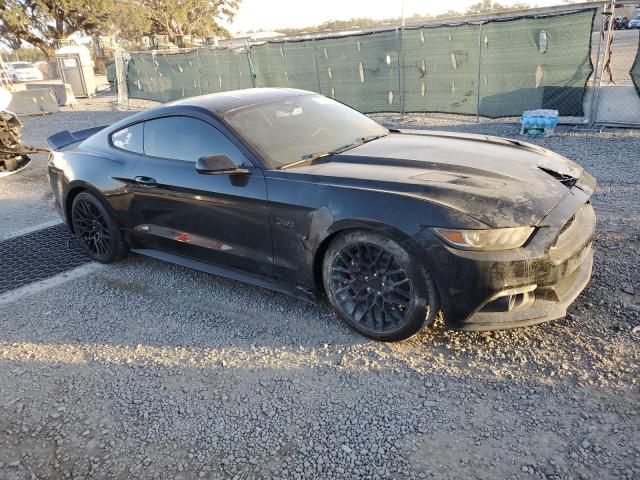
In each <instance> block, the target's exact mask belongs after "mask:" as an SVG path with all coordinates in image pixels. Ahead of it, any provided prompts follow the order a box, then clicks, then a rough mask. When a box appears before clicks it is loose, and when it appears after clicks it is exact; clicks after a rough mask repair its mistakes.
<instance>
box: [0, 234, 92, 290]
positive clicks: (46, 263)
mask: <svg viewBox="0 0 640 480" xmlns="http://www.w3.org/2000/svg"><path fill="white" fill-rule="evenodd" d="M90 261H91V260H90V259H89V257H87V255H86V254H85V253H84V251H83V250H82V247H81V246H80V243H78V240H77V239H76V237H74V236H73V234H72V233H71V232H70V231H69V229H68V228H67V227H66V225H64V224H59V225H54V226H53V227H48V228H43V229H42V230H37V231H35V232H32V233H27V234H25V235H21V236H19V237H14V238H9V239H8V240H4V241H2V242H0V272H2V273H1V274H0V294H3V293H5V292H8V291H9V290H14V289H16V288H19V287H23V286H25V285H29V284H30V283H33V282H37V281H39V280H44V279H46V278H49V277H53V276H55V275H58V274H59V273H62V272H66V271H67V270H71V269H72V268H75V267H79V266H80V265H83V264H85V263H88V262H90Z"/></svg>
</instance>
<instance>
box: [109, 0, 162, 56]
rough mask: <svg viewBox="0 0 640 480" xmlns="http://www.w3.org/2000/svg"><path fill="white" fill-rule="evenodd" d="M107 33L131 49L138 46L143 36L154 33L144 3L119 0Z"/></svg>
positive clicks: (110, 19)
mask: <svg viewBox="0 0 640 480" xmlns="http://www.w3.org/2000/svg"><path fill="white" fill-rule="evenodd" d="M105 33H108V34H109V35H112V36H113V37H115V38H117V39H118V41H119V43H120V45H122V46H123V47H125V48H127V49H129V50H131V49H134V48H136V46H137V45H138V44H139V41H140V39H141V38H142V37H143V36H145V35H149V34H151V33H153V30H152V25H151V19H150V18H149V15H148V14H147V11H146V9H145V8H144V7H143V6H142V5H140V4H138V3H135V2H131V1H127V0H119V1H117V2H116V4H115V6H114V9H113V13H112V14H111V16H110V18H109V26H108V29H107V30H106V32H105Z"/></svg>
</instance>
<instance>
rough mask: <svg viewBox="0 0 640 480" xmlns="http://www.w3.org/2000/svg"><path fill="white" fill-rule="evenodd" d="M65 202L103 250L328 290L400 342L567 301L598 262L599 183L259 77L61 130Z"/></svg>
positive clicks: (71, 217)
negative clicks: (440, 321) (258, 85)
mask: <svg viewBox="0 0 640 480" xmlns="http://www.w3.org/2000/svg"><path fill="white" fill-rule="evenodd" d="M49 143H50V144H51V145H52V147H53V148H54V151H53V153H52V154H51V157H50V160H49V177H50V183H51V188H52V190H53V194H54V198H55V201H56V205H57V207H58V209H59V210H60V212H61V214H62V216H63V217H64V219H65V221H66V223H67V225H68V226H69V228H70V229H71V230H73V232H75V234H76V235H77V237H78V238H79V239H80V241H81V242H82V244H83V246H84V248H85V249H86V251H87V253H88V254H89V255H90V256H91V257H92V258H94V259H95V260H97V261H99V262H105V263H106V262H111V261H114V260H117V259H119V258H122V257H123V256H124V255H126V253H127V252H128V251H129V250H131V251H134V252H137V253H141V254H144V255H149V256H151V257H155V258H159V259H163V260H167V261H170V262H174V263H178V264H181V265H186V266H189V267H193V268H196V269H200V270H203V271H206V272H212V273H215V274H219V275H224V276H227V277H231V278H234V279H238V280H243V281H246V282H249V283H253V284H257V285H261V286H266V287H269V288H273V289H276V290H279V291H283V292H287V293H290V294H294V295H298V296H302V297H304V298H307V299H311V300H317V299H319V298H321V297H322V295H323V294H324V295H326V297H327V298H328V300H329V302H330V303H331V305H332V306H333V308H334V309H335V310H336V312H337V313H338V314H339V315H340V316H341V317H342V318H343V319H344V320H346V321H347V322H348V323H349V324H350V325H351V326H352V327H353V328H355V329H356V330H357V331H359V332H361V333H362V334H364V335H366V336H369V337H372V338H375V339H378V340H387V341H393V340H401V339H405V338H407V337H409V336H411V335H413V334H415V333H416V332H418V331H419V330H420V329H421V328H422V327H423V326H424V325H428V324H430V323H431V322H432V321H433V319H434V317H435V315H436V314H437V313H438V312H439V311H442V313H443V315H444V319H445V322H446V324H447V325H448V326H449V327H452V328H458V329H466V330H486V329H495V328H506V327H515V326H520V325H530V324H535V323H540V322H544V321H546V320H551V319H554V318H558V317H561V316H563V315H564V314H565V312H566V308H567V306H568V305H569V304H570V303H571V302H572V301H573V300H574V299H575V298H576V296H577V295H578V294H579V293H580V291H581V290H582V289H583V288H584V287H585V285H586V284H587V282H588V281H589V278H590V275H591V268H592V263H593V257H592V251H591V240H592V237H593V233H594V229H595V214H594V211H593V208H592V207H591V205H590V203H589V197H590V196H591V195H592V193H593V191H594V188H595V180H594V178H593V177H591V176H590V175H589V174H587V173H586V172H584V171H583V170H582V168H580V167H579V166H577V165H576V164H574V163H573V162H571V161H569V160H567V159H565V158H563V157H561V156H559V155H557V154H555V153H553V152H550V151H548V150H545V149H542V148H539V147H537V146H534V145H529V144H526V143H522V142H518V141H514V140H507V139H502V138H496V137H488V136H479V135H462V134H454V133H445V132H424V131H420V132H418V131H404V130H387V129H386V128H383V127H382V126H380V125H379V124H377V123H376V122H374V121H373V120H371V119H369V118H368V117H366V116H364V115H362V114H360V113H358V112H356V111H354V110H352V109H351V108H349V107H347V106H345V105H342V104H340V103H337V102H335V101H333V100H331V99H328V98H326V97H323V96H321V95H317V94H314V93H311V92H305V91H301V90H291V89H250V90H243V91H237V92H229V93H223V94H215V95H207V96H202V97H197V98H189V99H186V100H182V101H178V102H174V103H170V104H166V105H162V106H160V107H158V108H154V109H152V110H148V111H145V112H142V113H139V114H136V115H133V116H131V117H129V118H126V119H125V120H122V121H120V122H118V123H116V124H115V125H112V126H109V127H100V128H94V129H89V130H84V131H80V132H75V133H70V132H67V131H64V132H61V133H58V134H56V135H53V136H52V137H50V138H49Z"/></svg>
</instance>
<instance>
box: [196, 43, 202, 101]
mask: <svg viewBox="0 0 640 480" xmlns="http://www.w3.org/2000/svg"><path fill="white" fill-rule="evenodd" d="M196 60H198V85H199V87H200V95H202V61H201V60H200V48H196Z"/></svg>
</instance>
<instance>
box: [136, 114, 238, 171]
mask: <svg viewBox="0 0 640 480" xmlns="http://www.w3.org/2000/svg"><path fill="white" fill-rule="evenodd" d="M144 153H145V155H151V156H154V157H162V158H171V159H174V160H184V161H187V162H195V161H196V160H198V158H200V157H206V156H208V155H219V154H225V155H227V156H228V157H229V158H231V159H232V160H233V161H234V162H235V163H236V165H238V166H240V165H247V164H248V162H247V160H246V159H245V157H244V155H243V154H242V153H241V152H240V150H238V148H236V146H235V145H234V144H233V143H231V142H230V141H229V139H227V137H225V136H224V135H223V134H222V133H221V132H220V131H218V130H217V129H216V128H214V127H213V126H211V125H209V124H208V123H206V122H203V121H202V120H198V119H197V118H191V117H165V118H158V119H155V120H148V121H146V122H144Z"/></svg>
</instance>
